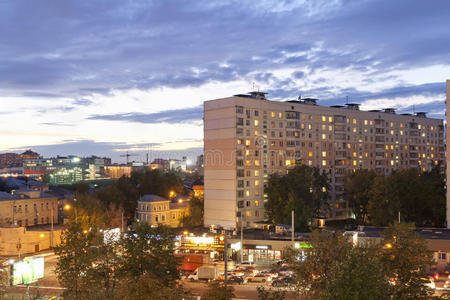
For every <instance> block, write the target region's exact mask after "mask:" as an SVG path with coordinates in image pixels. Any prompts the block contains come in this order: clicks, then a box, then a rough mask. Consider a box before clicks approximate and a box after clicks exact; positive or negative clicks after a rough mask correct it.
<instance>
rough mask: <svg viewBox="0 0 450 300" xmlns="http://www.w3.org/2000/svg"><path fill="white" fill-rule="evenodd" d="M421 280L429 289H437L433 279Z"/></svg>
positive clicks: (423, 278)
mask: <svg viewBox="0 0 450 300" xmlns="http://www.w3.org/2000/svg"><path fill="white" fill-rule="evenodd" d="M420 280H421V281H422V282H423V284H424V285H425V286H427V287H429V288H430V289H433V290H434V289H436V284H435V283H434V279H433V277H427V278H425V277H422V278H420Z"/></svg>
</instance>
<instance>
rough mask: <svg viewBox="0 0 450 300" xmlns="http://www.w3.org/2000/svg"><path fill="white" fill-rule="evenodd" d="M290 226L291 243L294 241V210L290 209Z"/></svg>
mask: <svg viewBox="0 0 450 300" xmlns="http://www.w3.org/2000/svg"><path fill="white" fill-rule="evenodd" d="M291 219H292V228H291V238H292V243H294V210H292V211H291Z"/></svg>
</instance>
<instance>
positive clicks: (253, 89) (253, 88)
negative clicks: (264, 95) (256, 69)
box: [252, 82, 255, 91]
mask: <svg viewBox="0 0 450 300" xmlns="http://www.w3.org/2000/svg"><path fill="white" fill-rule="evenodd" d="M252 84H253V89H252V91H254V90H255V82H252Z"/></svg>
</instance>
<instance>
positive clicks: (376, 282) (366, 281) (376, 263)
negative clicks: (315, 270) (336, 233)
mask: <svg viewBox="0 0 450 300" xmlns="http://www.w3.org/2000/svg"><path fill="white" fill-rule="evenodd" d="M378 250H379V246H378V245H363V246H361V245H360V246H357V247H354V248H351V249H350V250H349V252H348V253H347V255H346V256H345V259H344V260H343V261H342V262H339V263H334V264H333V265H332V268H331V269H330V274H331V276H329V279H328V281H327V282H326V285H325V291H324V293H323V298H324V299H355V300H358V299H360V300H366V299H367V300H378V299H389V291H390V284H389V282H388V281H387V278H386V277H385V276H384V269H383V264H382V263H381V261H380V259H379V257H378V256H377V251H378Z"/></svg>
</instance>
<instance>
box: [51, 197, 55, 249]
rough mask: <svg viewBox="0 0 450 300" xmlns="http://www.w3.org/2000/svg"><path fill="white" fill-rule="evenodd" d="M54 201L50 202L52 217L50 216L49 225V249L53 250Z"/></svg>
mask: <svg viewBox="0 0 450 300" xmlns="http://www.w3.org/2000/svg"><path fill="white" fill-rule="evenodd" d="M54 204H55V201H52V210H51V212H52V216H51V223H50V248H52V249H53V207H54Z"/></svg>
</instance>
